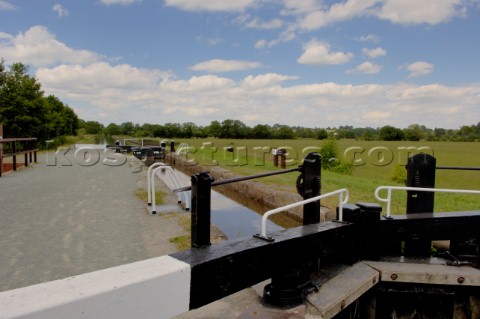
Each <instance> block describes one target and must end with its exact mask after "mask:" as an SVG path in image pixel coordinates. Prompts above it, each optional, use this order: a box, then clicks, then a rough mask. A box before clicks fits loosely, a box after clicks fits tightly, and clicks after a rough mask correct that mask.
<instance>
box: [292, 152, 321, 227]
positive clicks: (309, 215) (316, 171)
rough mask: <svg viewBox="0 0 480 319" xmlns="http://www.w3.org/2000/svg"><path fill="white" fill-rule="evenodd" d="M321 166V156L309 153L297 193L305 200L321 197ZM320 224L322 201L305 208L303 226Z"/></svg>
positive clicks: (302, 166)
mask: <svg viewBox="0 0 480 319" xmlns="http://www.w3.org/2000/svg"><path fill="white" fill-rule="evenodd" d="M321 166H322V161H321V157H320V154H318V153H309V154H308V155H307V156H305V158H304V160H303V164H302V165H301V167H300V172H301V174H300V175H299V176H298V178H297V185H296V186H297V192H298V193H299V194H300V195H301V196H302V197H303V199H308V198H312V197H315V196H318V195H320V190H321V176H320V172H321ZM319 222H320V201H316V202H313V203H309V204H306V205H304V206H303V224H304V225H310V224H316V223H319Z"/></svg>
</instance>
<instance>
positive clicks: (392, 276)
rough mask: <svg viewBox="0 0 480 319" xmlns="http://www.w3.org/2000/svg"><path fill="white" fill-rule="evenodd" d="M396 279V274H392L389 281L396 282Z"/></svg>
mask: <svg viewBox="0 0 480 319" xmlns="http://www.w3.org/2000/svg"><path fill="white" fill-rule="evenodd" d="M397 278H398V275H397V274H392V275H391V276H390V279H392V280H397Z"/></svg>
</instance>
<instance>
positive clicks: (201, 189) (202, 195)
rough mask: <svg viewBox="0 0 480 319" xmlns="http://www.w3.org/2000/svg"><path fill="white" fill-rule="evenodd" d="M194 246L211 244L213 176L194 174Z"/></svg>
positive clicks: (192, 241) (192, 206) (192, 240)
mask: <svg viewBox="0 0 480 319" xmlns="http://www.w3.org/2000/svg"><path fill="white" fill-rule="evenodd" d="M191 181H192V205H191V208H192V239H191V243H192V247H201V246H206V245H210V216H211V213H210V201H211V189H212V182H213V181H214V179H213V177H211V176H210V175H208V173H198V174H195V175H192V179H191Z"/></svg>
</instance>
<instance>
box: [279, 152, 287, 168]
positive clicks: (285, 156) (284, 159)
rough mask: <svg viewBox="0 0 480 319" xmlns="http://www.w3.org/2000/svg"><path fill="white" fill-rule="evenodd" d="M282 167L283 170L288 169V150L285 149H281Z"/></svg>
mask: <svg viewBox="0 0 480 319" xmlns="http://www.w3.org/2000/svg"><path fill="white" fill-rule="evenodd" d="M280 166H281V168H282V169H285V168H287V150H286V149H284V148H281V149H280Z"/></svg>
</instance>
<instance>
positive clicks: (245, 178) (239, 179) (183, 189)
mask: <svg viewBox="0 0 480 319" xmlns="http://www.w3.org/2000/svg"><path fill="white" fill-rule="evenodd" d="M298 170H299V169H298V168H290V169H285V170H281V171H274V172H268V173H262V174H256V175H249V176H242V177H234V178H229V179H222V180H220V181H215V182H213V183H212V186H219V185H225V184H230V183H237V182H243V181H248V180H251V179H256V178H261V177H268V176H274V175H281V174H285V173H291V172H297V171H298ZM191 189H192V187H191V186H185V187H181V188H177V189H174V190H173V192H174V193H180V192H186V191H189V190H191Z"/></svg>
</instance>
